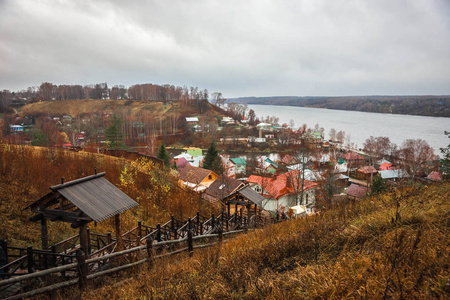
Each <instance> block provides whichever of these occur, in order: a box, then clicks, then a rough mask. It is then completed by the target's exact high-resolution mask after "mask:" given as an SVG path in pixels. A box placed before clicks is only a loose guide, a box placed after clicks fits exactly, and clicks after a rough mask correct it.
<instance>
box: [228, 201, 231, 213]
mask: <svg viewBox="0 0 450 300" xmlns="http://www.w3.org/2000/svg"><path fill="white" fill-rule="evenodd" d="M227 211H228V217H229V216H230V215H231V208H230V202H228V203H227Z"/></svg>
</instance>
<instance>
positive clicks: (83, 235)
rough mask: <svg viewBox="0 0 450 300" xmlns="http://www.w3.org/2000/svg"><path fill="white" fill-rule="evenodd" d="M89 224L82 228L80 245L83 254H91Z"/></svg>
mask: <svg viewBox="0 0 450 300" xmlns="http://www.w3.org/2000/svg"><path fill="white" fill-rule="evenodd" d="M87 235H88V234H87V224H83V225H82V226H81V227H80V245H81V249H83V253H89V246H88V237H87Z"/></svg>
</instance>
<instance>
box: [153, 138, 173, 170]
mask: <svg viewBox="0 0 450 300" xmlns="http://www.w3.org/2000/svg"><path fill="white" fill-rule="evenodd" d="M156 157H158V158H159V159H161V160H162V161H164V165H165V166H166V167H167V168H169V167H170V154H169V153H168V152H167V150H166V146H164V142H162V143H161V145H159V148H158V155H157V156H156Z"/></svg>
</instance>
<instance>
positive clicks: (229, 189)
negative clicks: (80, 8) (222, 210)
mask: <svg viewBox="0 0 450 300" xmlns="http://www.w3.org/2000/svg"><path fill="white" fill-rule="evenodd" d="M244 186H245V184H244V183H243V182H241V181H239V180H236V179H234V178H230V177H227V176H225V175H223V174H222V175H220V176H219V177H218V178H217V179H216V180H215V181H214V182H213V183H212V184H211V185H210V186H209V187H208V188H207V189H206V190H205V193H203V194H202V198H203V199H206V200H208V201H209V202H211V203H213V204H217V206H218V207H221V205H219V204H221V203H222V202H221V201H222V200H223V199H224V198H225V197H227V196H228V195H230V194H231V193H233V192H234V191H236V190H238V189H240V188H242V187H244Z"/></svg>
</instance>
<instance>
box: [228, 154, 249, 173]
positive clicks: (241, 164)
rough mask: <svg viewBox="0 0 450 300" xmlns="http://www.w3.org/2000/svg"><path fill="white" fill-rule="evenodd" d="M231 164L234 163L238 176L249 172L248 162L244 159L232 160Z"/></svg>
mask: <svg viewBox="0 0 450 300" xmlns="http://www.w3.org/2000/svg"><path fill="white" fill-rule="evenodd" d="M230 160H231V162H232V163H234V165H235V168H236V174H245V171H246V170H247V162H246V161H245V159H244V158H242V157H237V158H230Z"/></svg>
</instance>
